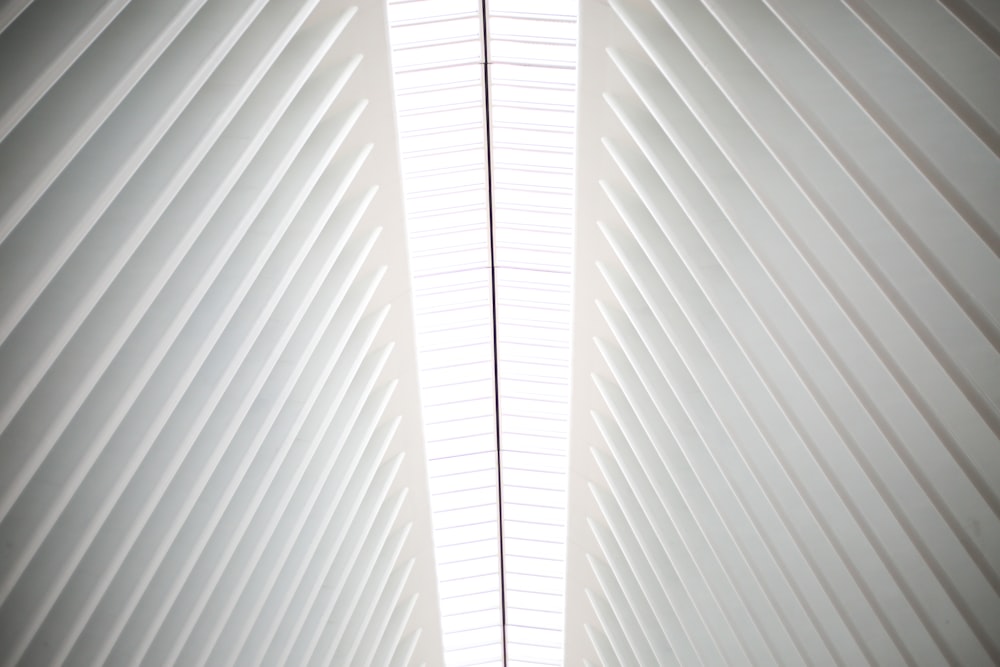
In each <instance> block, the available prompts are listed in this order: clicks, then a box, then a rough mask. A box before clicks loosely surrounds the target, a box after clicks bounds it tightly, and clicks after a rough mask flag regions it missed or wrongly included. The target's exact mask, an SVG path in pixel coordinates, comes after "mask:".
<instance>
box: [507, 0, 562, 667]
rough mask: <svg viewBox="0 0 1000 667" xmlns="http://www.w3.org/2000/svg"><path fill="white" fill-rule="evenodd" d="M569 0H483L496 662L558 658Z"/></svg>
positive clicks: (559, 661) (548, 661)
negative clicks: (497, 510) (496, 420)
mask: <svg viewBox="0 0 1000 667" xmlns="http://www.w3.org/2000/svg"><path fill="white" fill-rule="evenodd" d="M577 13H578V10H577V3H576V0H489V1H488V18H489V22H488V35H489V44H488V53H489V54H490V63H491V64H490V68H489V77H490V78H489V91H490V94H489V100H490V110H489V117H490V140H491V160H492V177H493V184H492V194H493V244H494V261H495V263H496V269H495V281H496V286H495V289H496V295H497V308H496V317H497V358H498V362H497V365H498V370H499V391H500V448H501V457H502V459H501V466H502V470H501V473H502V474H501V479H502V484H503V493H502V495H501V497H502V502H503V507H502V516H503V531H502V535H503V540H504V544H503V554H504V558H503V567H504V578H503V581H504V583H505V586H506V591H505V594H504V598H505V601H506V606H507V608H506V622H507V632H506V636H507V645H506V654H507V665H510V666H513V665H538V664H547V665H561V664H562V661H563V627H564V603H563V590H564V580H565V569H566V566H565V551H566V484H567V453H568V439H569V358H570V357H569V355H570V306H571V303H570V301H571V286H572V283H571V280H572V276H571V269H572V259H573V258H572V247H573V220H574V217H573V164H574V133H575V119H576V61H577V51H576V22H577Z"/></svg>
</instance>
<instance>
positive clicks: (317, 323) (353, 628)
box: [0, 0, 441, 665]
mask: <svg viewBox="0 0 1000 667" xmlns="http://www.w3.org/2000/svg"><path fill="white" fill-rule="evenodd" d="M8 5H9V7H8V8H7V10H6V11H2V12H0V21H2V23H0V29H2V32H0V68H2V72H0V545H2V546H0V664H2V665H15V664H25V665H63V664H72V665H94V664H104V663H106V662H107V663H113V664H123V665H124V664H129V665H137V664H144V665H146V664H148V665H167V664H180V665H234V664H239V665H254V664H267V665H282V664H294V665H313V664H315V665H320V664H322V665H326V664H338V665H345V664H379V665H390V664H394V665H410V664H420V663H421V662H424V661H425V662H429V663H432V664H436V663H438V662H440V656H441V645H440V638H439V637H440V629H439V625H438V621H437V618H438V612H437V596H436V593H435V590H434V586H433V581H434V579H433V559H432V557H431V553H432V551H431V535H430V529H429V526H428V525H427V521H426V518H425V517H426V516H427V515H428V514H429V507H428V498H427V483H426V469H425V462H424V459H423V456H422V436H421V429H420V416H419V410H418V408H417V403H418V402H417V400H416V394H417V388H416V387H417V385H416V366H415V363H414V362H413V358H414V349H413V347H414V344H413V333H412V331H413V329H412V314H411V311H410V301H409V294H408V291H407V290H408V285H409V272H408V269H407V256H406V248H405V243H404V242H403V239H404V228H403V218H402V196H401V190H400V187H399V166H398V165H399V161H398V150H397V148H396V143H395V137H394V136H393V133H392V132H391V131H387V129H389V128H392V127H393V117H392V107H391V91H392V87H391V71H390V67H389V58H388V53H389V52H388V45H387V44H386V42H385V32H384V26H385V20H386V19H385V9H384V7H383V6H382V5H381V4H380V3H360V4H359V5H358V6H350V5H349V4H347V3H345V2H341V1H339V0H281V1H278V0H273V1H270V2H267V1H265V0H254V1H246V0H238V1H236V0H187V1H182V2H160V1H159V0H149V1H147V0H133V1H131V2H124V1H112V0H83V1H81V2H73V3H65V2H49V1H47V0H38V1H37V2H34V3H31V4H28V3H25V2H21V3H8Z"/></svg>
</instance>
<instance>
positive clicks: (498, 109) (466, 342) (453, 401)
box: [389, 0, 577, 665]
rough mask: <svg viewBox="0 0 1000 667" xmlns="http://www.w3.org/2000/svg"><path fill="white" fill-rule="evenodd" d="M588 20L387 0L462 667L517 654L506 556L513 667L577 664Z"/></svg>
mask: <svg viewBox="0 0 1000 667" xmlns="http://www.w3.org/2000/svg"><path fill="white" fill-rule="evenodd" d="M576 14H577V7H576V2H575V0H572V1H569V0H492V1H491V2H488V3H487V21H486V27H487V36H486V38H487V39H488V45H487V46H486V48H485V50H484V43H483V39H484V36H483V34H482V27H483V17H482V14H481V8H480V3H479V2H477V1H473V2H467V1H464V0H398V1H391V2H389V15H390V23H391V29H390V39H391V42H392V45H393V62H394V68H395V71H396V91H397V112H398V119H399V132H400V149H401V153H402V166H403V175H404V190H405V194H406V207H407V217H408V228H409V230H410V250H411V267H412V270H413V275H414V283H413V287H414V309H415V317H416V325H417V335H418V341H417V343H418V354H419V360H418V363H419V365H420V371H421V385H422V400H423V404H424V419H425V436H426V439H427V450H428V459H429V460H428V473H429V475H430V482H431V496H432V498H431V500H432V511H433V522H434V528H435V545H436V552H437V553H436V557H437V563H438V575H439V579H440V582H439V591H440V598H441V611H442V615H443V619H442V628H443V633H444V637H443V639H444V646H445V652H446V655H445V659H446V662H447V664H449V665H472V664H501V662H502V661H503V660H504V650H505V647H504V646H503V643H502V642H503V628H501V618H502V615H501V609H500V603H501V599H502V598H501V591H500V586H501V583H500V582H501V576H500V572H501V571H500V569H499V568H500V563H501V562H502V564H503V568H504V569H503V572H504V579H503V581H505V598H506V610H505V612H506V623H507V626H506V628H507V635H506V637H507V642H506V664H508V665H515V664H529V663H530V664H561V660H562V642H563V640H562V629H563V579H564V576H565V573H564V570H565V548H566V547H565V526H566V482H567V479H566V477H567V474H566V456H567V438H568V416H569V415H568V393H569V340H570V330H569V327H570V295H571V275H570V270H571V263H572V254H571V248H572V242H573V210H572V188H573V161H574V156H573V145H574V123H575V114H576V110H575V98H576V89H575V82H576V73H575V67H576ZM484 53H487V54H489V69H488V72H489V100H490V108H489V109H488V112H489V118H490V128H489V129H490V132H489V133H487V132H486V127H485V125H484V120H485V118H486V117H487V116H486V112H487V110H486V109H485V108H484V100H485V99H486V97H485V96H484V90H485V87H486V81H485V80H484V74H485V73H484V67H483V60H482V58H483V55H484ZM487 136H489V137H490V147H489V149H490V152H489V155H490V156H491V164H490V165H489V166H490V167H491V169H487V164H486V160H487V155H488V153H487V147H486V144H485V141H486V137H487ZM490 187H491V188H492V192H489V191H488V190H487V188H490ZM490 197H491V198H492V203H493V210H492V211H488V210H487V206H488V202H489V201H490ZM491 215H492V223H493V228H492V232H493V236H492V246H491V237H490V232H491V230H490V222H491V217H490V216H491ZM491 251H492V252H491ZM492 263H495V266H492V265H491V264H492ZM494 281H495V284H494ZM494 300H495V301H494ZM494 312H495V314H496V320H497V321H496V325H495V330H494V322H493V316H494ZM494 332H495V333H496V340H494ZM494 346H495V350H496V355H497V360H496V363H497V366H496V370H497V376H498V377H495V375H494V370H495V369H494V359H493V354H494ZM497 386H498V387H499V394H500V395H499V401H497V397H496V395H495V387H497ZM497 403H499V406H500V425H501V428H500V433H499V434H497V432H496V424H497V415H496V405H497ZM498 441H499V445H498ZM498 446H499V448H500V461H501V467H502V470H501V471H499V472H500V473H501V474H500V477H501V479H502V484H503V488H502V493H500V494H499V497H502V507H498V502H497V501H498V489H497V478H498V470H497V447H498ZM501 510H502V512H501ZM501 514H502V516H503V531H502V535H503V548H502V549H501V548H500V547H501V545H500V542H499V540H498V534H499V533H500V532H501V531H499V524H498V516H500V515H501ZM501 554H502V560H501Z"/></svg>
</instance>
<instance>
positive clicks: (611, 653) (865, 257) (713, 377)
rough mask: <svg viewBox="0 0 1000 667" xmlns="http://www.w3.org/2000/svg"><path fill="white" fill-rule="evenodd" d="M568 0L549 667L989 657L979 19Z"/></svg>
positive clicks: (988, 298)
mask: <svg viewBox="0 0 1000 667" xmlns="http://www.w3.org/2000/svg"><path fill="white" fill-rule="evenodd" d="M582 5H583V7H582V16H581V46H582V55H581V65H580V67H581V72H582V77H581V99H580V108H581V114H580V120H579V123H580V125H579V136H580V146H579V149H578V150H579V153H578V155H579V169H580V174H579V179H578V182H577V185H578V193H577V206H578V211H579V212H580V217H579V227H578V230H577V233H578V239H579V243H578V253H579V255H578V258H579V259H578V264H577V271H578V273H577V279H576V282H575V287H576V290H577V291H576V294H577V299H578V300H577V304H578V309H577V312H576V321H575V333H576V341H575V346H576V348H575V354H574V367H573V370H574V374H575V377H576V382H575V384H574V392H575V393H574V399H573V423H572V445H573V455H572V457H571V476H572V478H573V482H572V484H571V491H570V494H571V500H570V517H571V524H570V529H569V530H570V542H571V547H570V566H569V576H568V581H569V582H570V585H569V590H568V594H567V595H568V598H567V602H568V604H567V610H568V617H567V620H568V624H567V633H568V634H567V640H566V645H567V662H568V663H569V664H579V663H581V662H584V663H589V664H682V665H695V664H703V665H718V664H734V665H735V664H760V665H764V664H767V665H771V664H788V665H800V664H813V665H821V664H843V665H856V664H919V665H941V664H953V665H988V664H995V663H996V662H997V661H998V659H1000V643H998V642H1000V640H998V638H1000V521H998V511H1000V495H998V493H1000V440H998V434H1000V401H998V398H1000V355H998V342H1000V337H998V329H997V322H998V316H1000V261H998V256H997V253H998V250H1000V243H998V240H1000V236H998V232H1000V215H998V212H1000V196H998V189H997V184H998V183H1000V161H998V149H1000V144H998V143H997V141H996V139H997V136H998V135H997V129H998V128H1000V94H998V92H997V91H1000V85H998V83H1000V82H998V77H1000V60H998V54H1000V52H998V47H1000V42H998V41H997V39H996V35H997V34H998V32H997V29H998V27H1000V21H998V19H1000V16H998V15H997V13H996V8H995V5H994V4H993V3H978V2H964V1H960V0H954V1H952V0H949V1H948V2H941V3H935V2H916V3H894V2H882V1H879V0H869V1H865V0H850V1H848V2H826V1H824V0H815V1H800V0H795V1H792V0H766V1H762V2H746V1H744V0H704V1H697V0H691V1H687V0H648V1H646V0H613V1H612V2H610V3H606V2H597V1H596V0H585V1H584V2H583V3H582Z"/></svg>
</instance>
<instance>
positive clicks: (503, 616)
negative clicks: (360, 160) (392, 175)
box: [480, 0, 507, 667]
mask: <svg viewBox="0 0 1000 667" xmlns="http://www.w3.org/2000/svg"><path fill="white" fill-rule="evenodd" d="M487 1H488V0H482V1H481V3H480V8H481V9H482V18H483V26H482V28H483V112H484V123H483V125H484V127H485V129H486V219H487V223H488V225H489V236H490V306H491V307H492V309H493V408H494V414H495V415H496V421H495V426H496V434H497V528H498V537H499V545H498V546H499V549H498V552H499V554H500V655H501V663H502V664H503V665H504V667H506V665H507V599H506V598H507V586H506V584H505V583H504V562H503V467H502V466H501V457H500V356H499V344H498V338H497V261H496V249H495V243H494V241H495V239H494V222H493V146H492V138H491V127H490V35H489V17H488V14H487V6H486V5H487Z"/></svg>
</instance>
